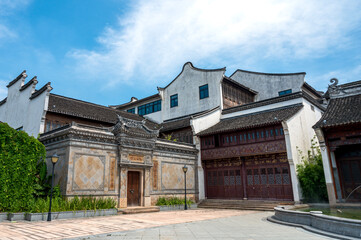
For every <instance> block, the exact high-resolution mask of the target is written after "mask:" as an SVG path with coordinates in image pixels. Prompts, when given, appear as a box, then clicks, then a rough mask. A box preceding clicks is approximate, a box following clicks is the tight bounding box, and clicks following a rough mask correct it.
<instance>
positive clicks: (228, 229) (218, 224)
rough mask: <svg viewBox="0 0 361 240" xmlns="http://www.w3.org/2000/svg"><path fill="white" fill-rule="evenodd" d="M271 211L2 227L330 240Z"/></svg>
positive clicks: (55, 235) (60, 233) (3, 226)
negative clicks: (276, 218)
mask: <svg viewBox="0 0 361 240" xmlns="http://www.w3.org/2000/svg"><path fill="white" fill-rule="evenodd" d="M272 214H273V213H271V212H255V211H238V210H213V209H195V210H188V211H173V212H158V213H144V214H135V215H118V216H110V217H97V218H86V219H72V220H57V221H52V222H27V221H19V222H16V223H14V222H12V223H11V222H2V223H0V239H4V240H5V239H69V238H70V239H94V240H100V239H107V240H111V239H144V240H146V239H249V240H251V239H311V240H316V239H329V238H326V237H323V236H320V235H317V234H313V233H310V232H307V231H304V230H302V229H299V228H294V227H288V226H282V225H277V224H274V223H270V222H267V221H266V220H265V218H266V217H267V216H270V215H272Z"/></svg>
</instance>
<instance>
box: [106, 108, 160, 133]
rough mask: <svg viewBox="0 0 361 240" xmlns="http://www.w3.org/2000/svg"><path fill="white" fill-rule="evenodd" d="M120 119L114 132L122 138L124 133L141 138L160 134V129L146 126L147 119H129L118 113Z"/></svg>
mask: <svg viewBox="0 0 361 240" xmlns="http://www.w3.org/2000/svg"><path fill="white" fill-rule="evenodd" d="M117 117H118V121H117V123H116V124H115V125H114V127H113V129H112V133H113V134H114V135H115V136H116V137H117V138H120V137H121V136H122V135H131V136H135V137H141V138H152V139H156V138H157V137H158V136H159V130H160V129H156V130H152V129H150V128H149V127H147V126H146V119H143V120H142V121H138V120H134V119H129V118H125V117H122V116H120V115H118V114H117Z"/></svg>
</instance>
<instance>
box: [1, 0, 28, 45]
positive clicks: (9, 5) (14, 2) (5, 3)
mask: <svg viewBox="0 0 361 240" xmlns="http://www.w3.org/2000/svg"><path fill="white" fill-rule="evenodd" d="M29 2H30V0H0V40H1V39H6V38H14V37H16V36H17V34H16V32H14V31H13V30H11V29H12V28H11V27H10V26H9V23H6V21H4V19H6V17H7V16H9V15H11V14H13V13H14V12H16V11H18V10H20V9H23V8H24V7H26V6H27V5H28V4H29Z"/></svg>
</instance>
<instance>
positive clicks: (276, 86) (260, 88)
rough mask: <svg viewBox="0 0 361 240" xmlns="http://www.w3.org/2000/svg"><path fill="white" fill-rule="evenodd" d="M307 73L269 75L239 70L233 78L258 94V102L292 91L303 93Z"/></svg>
mask: <svg viewBox="0 0 361 240" xmlns="http://www.w3.org/2000/svg"><path fill="white" fill-rule="evenodd" d="M305 75H306V73H291V74H267V73H257V72H247V71H242V70H237V71H236V72H235V73H233V74H232V76H231V78H232V79H233V80H235V81H237V82H239V83H241V84H243V85H244V86H246V87H249V88H250V89H252V90H255V91H257V92H258V94H257V96H256V101H260V100H264V99H268V98H273V97H278V96H279V95H278V92H280V91H284V90H287V89H292V92H293V93H294V92H299V91H301V87H302V85H303V83H304V78H305Z"/></svg>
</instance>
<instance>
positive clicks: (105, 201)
mask: <svg viewBox="0 0 361 240" xmlns="http://www.w3.org/2000/svg"><path fill="white" fill-rule="evenodd" d="M115 206H116V201H115V200H114V199H113V198H98V199H97V198H94V197H83V198H79V197H78V196H75V197H74V198H72V199H70V200H65V199H64V198H62V197H59V196H57V197H56V196H55V197H53V199H52V202H51V211H52V212H61V211H80V210H99V209H111V208H115ZM47 211H49V197H47V198H38V199H36V200H33V201H32V202H31V208H30V209H29V212H31V213H43V212H47Z"/></svg>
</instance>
